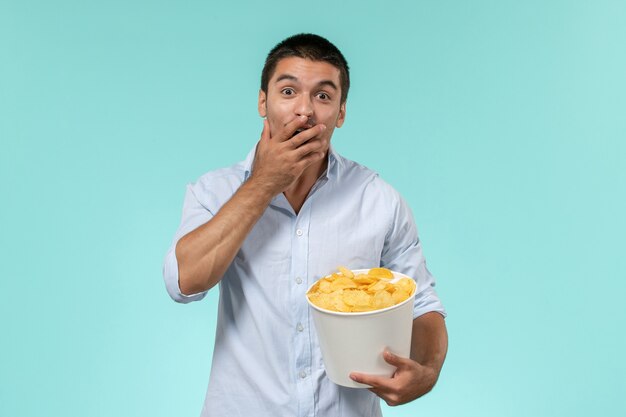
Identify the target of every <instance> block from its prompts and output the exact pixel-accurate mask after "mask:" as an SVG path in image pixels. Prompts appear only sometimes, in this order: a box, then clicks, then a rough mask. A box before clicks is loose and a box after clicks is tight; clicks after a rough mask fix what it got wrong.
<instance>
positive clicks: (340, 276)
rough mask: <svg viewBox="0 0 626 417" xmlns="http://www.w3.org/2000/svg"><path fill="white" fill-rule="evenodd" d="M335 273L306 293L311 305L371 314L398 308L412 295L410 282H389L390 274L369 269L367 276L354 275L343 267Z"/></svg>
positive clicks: (407, 279) (412, 284)
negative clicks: (374, 311)
mask: <svg viewBox="0 0 626 417" xmlns="http://www.w3.org/2000/svg"><path fill="white" fill-rule="evenodd" d="M337 269H338V270H339V271H338V272H334V273H332V274H330V275H327V276H325V277H323V278H321V279H320V280H319V281H318V282H317V283H315V285H313V286H312V287H311V289H310V290H309V292H308V293H307V297H308V298H309V300H310V301H311V303H313V304H314V305H316V306H318V307H320V308H323V309H326V310H331V311H340V312H362V311H373V310H379V309H383V308H387V307H391V306H393V305H396V304H399V303H401V302H403V301H405V300H406V299H407V298H409V297H410V296H411V294H413V292H414V291H415V281H413V280H412V279H409V278H401V279H399V280H398V281H396V282H391V280H392V278H393V273H392V272H391V271H390V270H389V269H386V268H372V269H370V270H369V271H368V272H367V273H366V274H363V273H359V274H356V275H355V273H354V272H353V271H351V270H349V269H347V268H345V267H343V266H340V267H339V268H337Z"/></svg>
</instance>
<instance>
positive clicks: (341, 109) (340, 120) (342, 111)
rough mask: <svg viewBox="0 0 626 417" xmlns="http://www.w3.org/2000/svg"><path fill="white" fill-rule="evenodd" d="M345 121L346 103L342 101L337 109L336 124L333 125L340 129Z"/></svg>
mask: <svg viewBox="0 0 626 417" xmlns="http://www.w3.org/2000/svg"><path fill="white" fill-rule="evenodd" d="M345 120H346V102H345V101H344V102H343V103H342V104H341V106H340V107H339V116H338V117H337V123H335V127H341V126H342V125H343V122H344V121H345Z"/></svg>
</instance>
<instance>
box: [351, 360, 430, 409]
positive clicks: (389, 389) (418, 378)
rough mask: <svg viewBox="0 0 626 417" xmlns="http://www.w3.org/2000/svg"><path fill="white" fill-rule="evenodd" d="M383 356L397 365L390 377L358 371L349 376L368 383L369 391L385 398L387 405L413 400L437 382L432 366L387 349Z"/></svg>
mask: <svg viewBox="0 0 626 417" xmlns="http://www.w3.org/2000/svg"><path fill="white" fill-rule="evenodd" d="M383 358H384V359H385V361H386V362H387V363H389V364H391V365H393V366H395V367H397V369H396V372H395V373H394V374H393V376H392V377H391V378H385V377H381V376H374V375H368V374H362V373H358V372H352V373H351V374H350V378H351V379H352V380H354V381H356V382H359V383H361V384H367V385H370V386H371V387H372V388H370V391H372V392H373V393H374V394H376V395H378V396H379V397H380V398H382V399H383V400H385V402H386V403H387V405H390V406H396V405H401V404H406V403H408V402H410V401H413V400H415V399H417V398H419V397H421V396H422V395H424V394H427V393H428V392H430V390H432V389H433V387H434V386H435V383H436V382H437V378H438V376H439V375H438V372H437V371H436V370H435V369H434V368H432V367H429V366H424V365H420V364H419V363H417V362H416V361H414V360H412V359H409V358H402V357H400V356H398V355H394V354H393V353H391V352H389V351H385V352H384V354H383Z"/></svg>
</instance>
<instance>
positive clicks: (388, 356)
mask: <svg viewBox="0 0 626 417" xmlns="http://www.w3.org/2000/svg"><path fill="white" fill-rule="evenodd" d="M383 359H385V362H387V363H388V364H390V365H393V366H395V367H396V368H402V367H406V366H409V365H411V363H412V360H411V359H409V358H403V357H401V356H398V355H394V354H393V353H391V352H389V351H388V350H386V351H385V352H384V353H383Z"/></svg>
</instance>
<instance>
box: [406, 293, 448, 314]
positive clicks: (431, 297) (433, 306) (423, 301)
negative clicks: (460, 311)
mask: <svg viewBox="0 0 626 417" xmlns="http://www.w3.org/2000/svg"><path fill="white" fill-rule="evenodd" d="M431 311H436V312H437V313H439V314H441V315H442V316H443V317H444V318H446V317H447V316H448V313H447V312H446V309H445V308H444V307H443V304H442V303H441V300H439V296H438V295H437V292H436V291H435V289H434V288H433V287H432V286H429V287H427V288H426V289H424V290H423V291H421V292H419V293H417V294H416V295H415V303H414V304H413V319H416V318H418V317H419V316H422V315H424V314H426V313H430V312H431Z"/></svg>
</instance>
